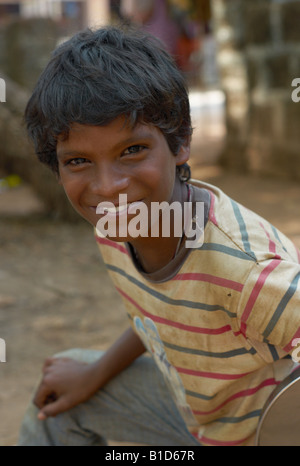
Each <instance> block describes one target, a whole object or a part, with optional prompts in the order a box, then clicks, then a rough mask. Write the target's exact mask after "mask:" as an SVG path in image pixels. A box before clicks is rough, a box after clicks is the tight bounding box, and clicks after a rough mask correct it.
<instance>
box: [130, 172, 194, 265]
mask: <svg viewBox="0 0 300 466" xmlns="http://www.w3.org/2000/svg"><path fill="white" fill-rule="evenodd" d="M178 183H179V184H178V185H177V186H176V191H177V193H178V196H176V197H177V200H178V201H179V202H180V203H181V207H182V209H181V212H182V218H181V224H182V226H183V212H184V210H183V204H184V202H187V200H188V192H187V188H186V185H185V184H183V183H181V182H180V181H179V180H178ZM171 230H172V231H170V235H169V236H168V237H164V236H162V234H161V232H162V225H160V235H161V236H159V237H152V236H151V235H149V237H147V238H143V237H139V238H136V239H134V240H133V241H131V242H130V244H131V246H132V247H133V248H134V251H135V255H136V258H137V260H138V262H139V263H140V265H141V267H142V268H143V270H144V271H145V272H146V273H152V272H156V271H157V270H160V269H162V268H163V267H165V266H166V265H167V264H168V263H169V262H170V261H171V260H172V259H173V258H174V256H175V255H176V253H177V250H178V247H179V245H180V243H181V240H182V237H179V236H178V235H177V236H175V235H174V231H173V229H171Z"/></svg>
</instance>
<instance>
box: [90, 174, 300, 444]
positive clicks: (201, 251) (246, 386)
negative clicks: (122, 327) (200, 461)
mask: <svg viewBox="0 0 300 466" xmlns="http://www.w3.org/2000/svg"><path fill="white" fill-rule="evenodd" d="M191 183H192V184H193V185H194V186H195V187H199V188H202V189H205V190H207V191H208V192H209V194H210V210H209V216H208V221H207V223H206V226H205V230H204V242H203V244H202V245H201V246H200V247H199V248H195V249H192V250H191V251H190V253H189V255H188V256H187V257H186V259H185V261H184V263H183V264H182V265H181V267H180V268H179V270H177V272H176V274H175V275H174V276H173V277H172V278H169V279H167V280H165V281H164V280H162V281H158V282H155V281H153V280H148V279H147V277H146V276H145V275H143V274H141V273H140V272H139V270H138V269H137V268H136V267H135V265H134V263H133V261H132V258H131V255H130V254H129V251H128V248H127V247H126V246H125V244H123V243H116V242H112V241H110V240H108V239H106V238H99V237H97V242H98V243H99V247H100V250H101V253H102V256H103V259H104V262H105V264H106V266H107V269H108V271H109V273H110V275H111V277H112V280H113V282H114V284H115V286H116V288H117V290H118V292H119V293H120V295H121V296H122V298H123V300H124V303H125V306H126V309H127V312H128V315H129V318H130V320H131V323H132V326H133V328H134V330H135V331H136V332H137V333H138V334H139V335H140V337H141V338H142V339H143V341H144V343H145V346H146V347H147V348H148V349H149V351H150V352H151V353H152V355H153V357H154V359H155V361H156V362H157V365H158V367H159V368H160V369H161V371H162V372H163V374H164V376H165V379H166V381H167V384H168V386H169V387H170V390H171V393H172V395H173V397H174V400H175V402H176V404H177V406H178V408H179V410H180V412H181V414H182V416H183V418H184V419H185V421H186V424H187V426H188V428H189V430H190V431H191V432H192V433H193V435H194V436H195V437H196V438H197V440H198V441H199V443H200V444H202V445H251V444H253V439H254V435H255V431H256V428H257V423H258V419H259V415H260V412H261V410H262V407H263V405H264V403H265V401H266V400H267V398H268V397H269V395H270V394H271V392H272V391H273V390H274V389H275V387H276V386H277V385H278V383H279V382H280V381H281V380H282V379H283V378H284V377H285V376H286V375H287V374H288V373H290V372H291V370H292V369H293V368H294V366H295V364H294V362H293V361H292V359H291V358H290V357H289V356H287V355H288V353H290V352H291V351H292V349H293V343H292V342H293V340H294V339H295V338H297V337H300V254H299V251H298V250H297V248H296V247H295V246H294V244H293V243H292V242H291V241H290V240H289V239H287V238H286V237H285V236H284V235H283V234H282V233H281V232H279V231H278V230H277V229H275V228H274V226H272V225H271V224H270V223H268V222H267V221H266V220H264V219H263V218H261V217H260V216H258V215H256V214H254V213H253V212H251V211H249V210H248V209H246V208H245V207H243V206H241V205H240V204H238V203H237V202H235V201H233V200H232V199H231V198H229V197H228V196H227V195H225V194H224V193H223V192H222V191H221V190H219V189H218V188H216V187H214V186H212V185H209V184H206V183H200V182H196V181H192V182H191Z"/></svg>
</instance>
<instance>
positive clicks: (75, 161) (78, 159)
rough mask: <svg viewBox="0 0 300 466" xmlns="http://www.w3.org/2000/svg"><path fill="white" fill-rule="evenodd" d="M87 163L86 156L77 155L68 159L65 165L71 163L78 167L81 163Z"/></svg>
mask: <svg viewBox="0 0 300 466" xmlns="http://www.w3.org/2000/svg"><path fill="white" fill-rule="evenodd" d="M85 163H88V160H87V159H85V158H84V157H76V158H74V159H70V160H68V161H67V162H66V163H65V165H70V166H72V167H78V166H79V165H83V164H85Z"/></svg>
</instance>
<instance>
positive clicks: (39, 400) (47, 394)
mask: <svg viewBox="0 0 300 466" xmlns="http://www.w3.org/2000/svg"><path fill="white" fill-rule="evenodd" d="M53 395H54V392H53V390H52V389H50V388H49V387H48V386H47V385H45V384H44V383H43V382H42V383H41V384H40V386H39V387H38V389H37V391H36V393H35V396H34V399H33V403H34V404H35V405H36V406H37V407H38V408H42V407H43V406H45V404H47V403H49V401H52V400H53ZM55 399H56V398H55Z"/></svg>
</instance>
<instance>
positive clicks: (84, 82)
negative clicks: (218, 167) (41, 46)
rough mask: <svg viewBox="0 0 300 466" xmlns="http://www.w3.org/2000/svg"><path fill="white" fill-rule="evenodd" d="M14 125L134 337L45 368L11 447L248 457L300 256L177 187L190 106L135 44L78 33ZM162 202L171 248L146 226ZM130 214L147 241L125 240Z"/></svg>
mask: <svg viewBox="0 0 300 466" xmlns="http://www.w3.org/2000/svg"><path fill="white" fill-rule="evenodd" d="M26 121H27V128H28V132H29V134H30V136H31V138H32V139H33V141H34V143H35V149H36V152H37V154H38V156H39V158H40V160H41V161H42V162H43V163H46V164H48V165H49V166H50V167H51V168H52V169H53V170H54V171H55V172H56V173H57V176H58V178H59V180H60V182H61V183H62V185H63V187H64V189H65V192H66V195H67V196H68V198H69V200H70V202H71V203H72V205H73V206H74V208H75V209H76V210H77V211H78V212H79V213H80V214H81V215H82V216H83V217H84V218H85V219H86V220H87V221H88V222H90V223H91V224H92V225H93V226H94V227H95V228H96V230H95V231H96V240H97V242H98V243H99V247H100V250H101V253H102V255H103V258H104V261H105V263H106V266H107V268H108V271H109V273H110V275H111V277H112V279H113V281H114V284H115V286H116V288H117V290H118V291H119V293H120V294H121V296H122V298H123V300H124V303H125V306H126V309H127V312H128V315H129V319H130V324H131V325H130V328H129V329H128V331H127V332H125V334H124V335H122V336H121V337H120V339H119V340H118V341H117V342H116V343H115V344H114V345H113V346H112V347H111V348H110V349H108V351H107V352H106V353H105V354H103V355H101V356H99V354H98V353H97V352H84V351H79V350H78V351H73V352H70V353H66V354H64V355H63V356H62V357H56V358H51V359H49V360H47V361H46V362H45V365H44V370H43V378H42V381H41V383H40V385H39V387H38V390H37V392H36V395H35V398H34V403H33V404H32V406H30V408H29V410H28V412H27V413H26V416H25V419H24V422H23V425H22V428H21V434H20V445H105V438H108V439H114V440H121V441H127V442H137V443H143V444H147V445H156V446H157V445H165V446H166V445H168V446H169V445H181V446H193V445H194V446H195V445H251V444H253V438H254V435H255V430H256V427H257V422H258V418H259V414H260V412H261V409H262V407H263V405H264V403H265V401H266V400H267V398H268V396H269V395H270V393H271V392H272V391H273V390H274V388H275V387H276V386H277V384H278V383H279V381H281V380H282V379H283V378H284V377H285V376H286V375H287V374H289V373H290V372H291V370H292V369H293V367H294V363H293V361H292V360H291V358H290V356H289V352H291V350H292V342H293V339H294V338H296V337H297V335H298V334H299V324H300V316H299V307H300V288H299V278H300V265H299V263H300V254H299V252H298V251H297V250H296V248H295V247H294V245H293V244H292V243H291V242H290V241H289V240H288V239H287V238H286V237H285V236H284V235H282V234H281V233H280V232H278V231H277V230H276V229H275V228H274V227H273V226H271V225H270V224H269V223H268V222H266V221H265V220H264V219H262V218H260V217H258V216H257V215H256V214H254V213H252V212H249V211H248V210H247V209H245V208H243V207H242V206H241V205H239V204H237V203H236V202H235V201H233V200H232V199H230V198H228V197H227V196H226V195H225V194H224V193H223V192H221V191H220V190H219V189H218V188H216V187H214V186H211V185H208V184H204V183H201V182H199V181H189V168H188V165H187V161H188V158H189V146H190V138H191V133H192V130H191V121H190V112H189V101H188V94H187V90H186V87H185V83H184V81H183V79H182V76H181V75H180V73H179V72H178V70H177V69H176V67H175V66H174V63H173V61H172V59H171V58H170V57H169V55H168V54H167V53H166V52H165V51H164V49H163V48H162V47H161V46H160V44H159V43H158V42H157V41H156V40H154V38H151V37H150V36H148V35H146V34H143V33H141V32H137V31H135V32H133V31H127V32H124V31H122V30H121V29H118V28H111V27H107V28H102V29H100V30H98V31H94V32H92V31H85V32H82V33H79V34H77V35H76V36H74V37H73V38H72V39H70V41H68V42H66V43H64V44H63V45H61V46H60V47H59V48H58V49H57V50H56V51H55V52H54V55H53V57H52V59H51V61H50V63H49V64H48V66H47V67H46V69H45V71H44V73H43V74H42V76H41V78H40V80H39V82H38V84H37V86H36V88H35V90H34V92H33V95H32V97H31V99H30V101H29V103H28V106H27V109H26ZM125 195H126V197H124V196H125ZM122 196H123V197H122ZM120 199H122V201H120ZM124 199H125V200H124ZM173 202H176V203H177V204H179V206H180V207H182V209H181V210H179V211H178V212H179V214H178V212H177V214H176V215H175V214H174V216H175V217H176V218H175V219H174V225H175V223H176V224H177V225H178V224H179V225H180V226H181V227H182V231H183V234H182V236H181V235H178V234H175V233H176V232H175V227H172V228H170V231H169V234H168V235H167V236H166V235H163V234H162V223H163V220H164V212H163V213H162V214H160V215H159V216H158V217H156V219H154V218H152V211H151V207H152V206H153V205H154V204H155V203H167V205H171V204H172V203H173ZM198 204H201V205H202V206H204V209H203V218H202V221H203V226H204V237H203V238H202V240H203V242H202V243H201V244H200V243H199V244H196V246H195V244H194V245H193V247H187V240H188V234H187V232H188V231H189V228H190V227H191V222H187V221H186V218H185V216H184V212H185V210H184V205H187V206H191V208H192V210H191V212H192V223H193V224H196V230H197V227H198V226H200V230H201V219H200V218H197V217H199V215H197V211H196V210H195V209H196V207H197V205H198ZM142 207H145V208H146V212H147V214H146V215H144V217H141V218H140V224H142V223H143V224H144V225H145V224H146V225H147V228H146V229H145V228H144V229H142V228H140V230H139V227H140V226H141V225H140V226H138V225H137V224H135V225H136V228H135V229H131V230H130V228H129V227H130V223H131V222H134V221H135V219H136V217H137V215H138V210H139V209H140V210H143V209H142ZM195 212H196V214H195ZM103 220H105V221H106V223H107V224H110V226H108V227H107V225H106V226H105V225H104V224H105V222H104V221H103ZM147 222H148V223H147ZM157 224H158V226H159V233H158V235H155V234H153V232H154V229H155V227H157ZM111 225H112V227H111ZM106 227H107V229H106ZM196 230H195V231H196ZM146 350H148V352H149V353H150V354H151V355H152V356H153V357H152V358H150V357H148V356H147V355H144V353H145V352H146ZM157 369H159V370H157Z"/></svg>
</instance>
